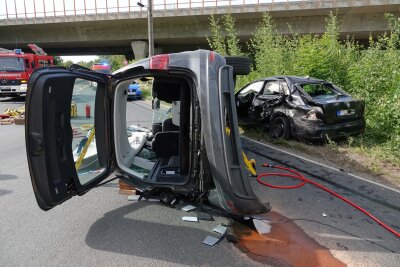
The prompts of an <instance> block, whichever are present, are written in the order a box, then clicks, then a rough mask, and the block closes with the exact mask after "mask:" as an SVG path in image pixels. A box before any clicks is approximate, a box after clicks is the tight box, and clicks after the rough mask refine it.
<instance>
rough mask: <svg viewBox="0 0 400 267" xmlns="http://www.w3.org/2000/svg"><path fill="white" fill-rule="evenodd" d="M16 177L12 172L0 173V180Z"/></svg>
mask: <svg viewBox="0 0 400 267" xmlns="http://www.w3.org/2000/svg"><path fill="white" fill-rule="evenodd" d="M17 178H18V177H17V176H15V175H12V174H0V181H6V180H14V179H17Z"/></svg>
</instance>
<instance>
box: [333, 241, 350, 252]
mask: <svg viewBox="0 0 400 267" xmlns="http://www.w3.org/2000/svg"><path fill="white" fill-rule="evenodd" d="M336 246H337V247H339V248H341V249H343V250H346V251H347V250H349V248H348V247H346V246H345V245H343V244H342V243H340V242H337V243H336Z"/></svg>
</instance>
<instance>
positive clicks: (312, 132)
mask: <svg viewBox="0 0 400 267" xmlns="http://www.w3.org/2000/svg"><path fill="white" fill-rule="evenodd" d="M293 121H294V124H295V125H294V126H295V127H294V129H295V132H294V133H293V135H295V136H297V137H300V138H302V139H307V140H326V139H327V136H328V137H329V138H330V139H340V138H343V137H346V136H351V135H358V134H361V133H363V132H364V131H365V120H364V119H359V120H356V121H350V122H345V123H337V124H330V125H329V124H315V123H313V122H308V121H306V120H304V119H302V118H296V119H294V120H293Z"/></svg>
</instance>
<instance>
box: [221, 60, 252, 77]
mask: <svg viewBox="0 0 400 267" xmlns="http://www.w3.org/2000/svg"><path fill="white" fill-rule="evenodd" d="M225 60H226V65H229V66H232V67H233V75H247V74H249V73H250V65H251V61H250V59H249V58H247V57H237V56H236V57H234V56H226V57H225Z"/></svg>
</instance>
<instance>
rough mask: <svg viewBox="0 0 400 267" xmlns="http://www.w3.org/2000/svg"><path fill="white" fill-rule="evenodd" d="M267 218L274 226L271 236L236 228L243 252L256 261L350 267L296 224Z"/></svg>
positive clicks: (304, 266)
mask: <svg viewBox="0 0 400 267" xmlns="http://www.w3.org/2000/svg"><path fill="white" fill-rule="evenodd" d="M266 216H267V218H268V219H269V220H270V225H271V232H270V233H268V234H264V235H260V234H259V233H258V232H257V231H256V230H254V229H252V228H250V227H248V226H245V225H243V224H239V223H236V224H235V226H234V227H233V231H234V233H235V235H236V236H237V238H238V241H239V243H238V246H239V248H241V249H242V250H243V251H245V252H246V253H247V254H248V255H249V256H250V257H251V258H252V259H254V260H256V261H261V262H262V263H266V264H271V265H273V266H299V267H312V266H329V267H336V266H346V265H345V264H344V263H343V262H341V261H339V260H338V259H336V258H335V257H333V256H332V254H331V253H330V251H329V250H328V249H327V248H326V247H323V246H321V245H320V244H318V243H317V241H315V240H314V239H312V238H311V237H309V236H308V235H307V234H306V233H305V232H304V230H303V229H301V228H300V227H299V226H297V225H296V224H295V223H294V222H293V221H291V220H289V219H288V218H286V217H284V216H282V215H280V214H279V213H277V212H273V211H272V212H270V213H268V214H267V215H266Z"/></svg>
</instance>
